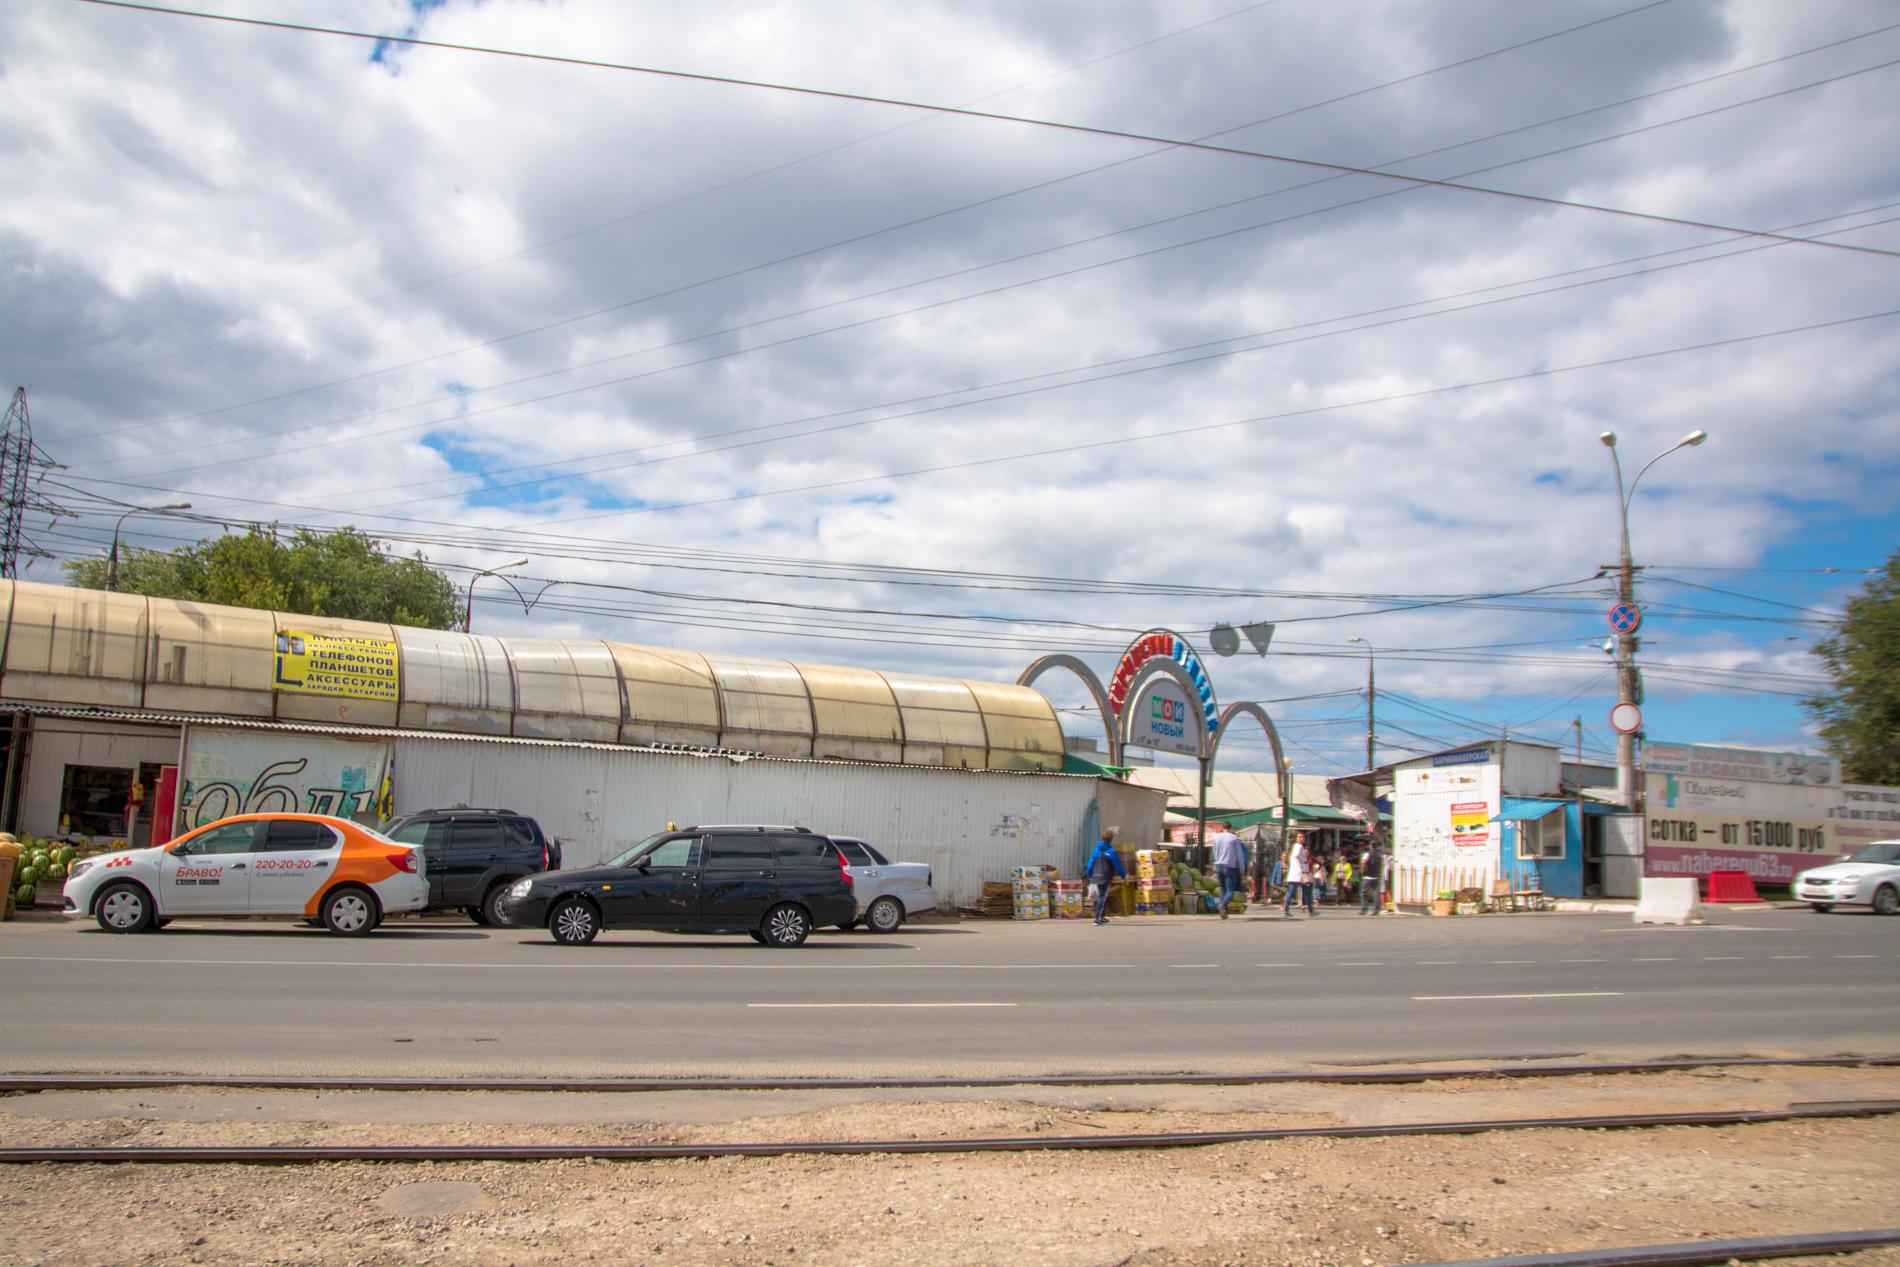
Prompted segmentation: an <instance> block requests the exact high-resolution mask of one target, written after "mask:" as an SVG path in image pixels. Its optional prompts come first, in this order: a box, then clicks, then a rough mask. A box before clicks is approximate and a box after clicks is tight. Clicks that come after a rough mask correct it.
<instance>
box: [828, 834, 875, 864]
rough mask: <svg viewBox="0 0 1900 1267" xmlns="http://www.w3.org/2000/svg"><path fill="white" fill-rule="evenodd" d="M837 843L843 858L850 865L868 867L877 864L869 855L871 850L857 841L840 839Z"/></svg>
mask: <svg viewBox="0 0 1900 1267" xmlns="http://www.w3.org/2000/svg"><path fill="white" fill-rule="evenodd" d="M837 844H838V848H839V849H840V850H842V851H843V853H844V860H845V861H846V862H848V863H850V864H851V865H852V866H854V867H869V866H875V865H877V860H876V859H875V858H873V857H871V851H870V850H868V849H866V848H865V847H864V846H863V845H861V844H859V843H858V842H857V841H855V840H840V841H838V842H837Z"/></svg>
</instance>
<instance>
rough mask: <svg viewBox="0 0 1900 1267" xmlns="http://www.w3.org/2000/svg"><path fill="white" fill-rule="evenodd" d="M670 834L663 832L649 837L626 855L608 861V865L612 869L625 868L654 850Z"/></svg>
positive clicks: (618, 855) (616, 856)
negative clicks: (648, 851) (650, 850)
mask: <svg viewBox="0 0 1900 1267" xmlns="http://www.w3.org/2000/svg"><path fill="white" fill-rule="evenodd" d="M669 834H670V833H668V832H663V831H660V832H654V833H653V834H652V835H651V836H648V837H647V838H646V839H645V840H643V841H641V842H640V843H639V844H637V845H635V846H634V847H633V848H631V849H629V850H627V851H626V852H625V853H622V854H616V855H615V856H614V857H611V858H609V859H607V865H608V866H610V867H624V866H626V865H627V864H628V863H630V862H632V861H633V860H634V859H635V858H637V857H639V856H640V855H641V854H643V853H645V852H646V851H647V850H649V849H651V848H653V846H655V845H657V844H659V843H660V841H661V840H662V839H663V838H665V837H666V836H667V835H669Z"/></svg>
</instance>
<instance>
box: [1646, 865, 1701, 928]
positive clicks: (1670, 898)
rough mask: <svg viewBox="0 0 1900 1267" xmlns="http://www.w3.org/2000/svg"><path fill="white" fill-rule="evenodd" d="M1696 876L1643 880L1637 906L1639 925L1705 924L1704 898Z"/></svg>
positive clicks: (1648, 876) (1657, 877)
mask: <svg viewBox="0 0 1900 1267" xmlns="http://www.w3.org/2000/svg"><path fill="white" fill-rule="evenodd" d="M1699 887H1700V886H1698V885H1697V884H1696V882H1695V878H1694V877H1693V876H1683V877H1680V878H1678V877H1675V876H1670V877H1662V876H1650V875H1646V876H1644V877H1643V886H1642V896H1641V897H1640V898H1639V899H1638V900H1637V903H1636V922H1637V923H1638V924H1701V923H1705V922H1706V921H1705V920H1704V919H1703V918H1702V898H1701V895H1700V894H1699V892H1698V889H1699Z"/></svg>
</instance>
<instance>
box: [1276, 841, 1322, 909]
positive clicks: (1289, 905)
mask: <svg viewBox="0 0 1900 1267" xmlns="http://www.w3.org/2000/svg"><path fill="white" fill-rule="evenodd" d="M1295 896H1298V897H1299V898H1300V899H1301V900H1302V901H1304V902H1305V903H1306V916H1307V918H1308V919H1311V918H1313V917H1314V916H1315V915H1318V914H1319V910H1318V908H1317V907H1315V906H1314V904H1313V855H1312V854H1311V853H1310V852H1309V851H1308V850H1307V847H1306V833H1305V832H1296V833H1294V836H1293V848H1291V849H1289V850H1288V851H1287V855H1286V899H1285V901H1284V902H1283V903H1282V904H1281V907H1280V913H1281V914H1282V915H1284V916H1285V917H1286V918H1288V919H1292V918H1293V899H1294V897H1295Z"/></svg>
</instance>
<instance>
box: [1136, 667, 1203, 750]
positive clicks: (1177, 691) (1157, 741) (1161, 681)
mask: <svg viewBox="0 0 1900 1267" xmlns="http://www.w3.org/2000/svg"><path fill="white" fill-rule="evenodd" d="M1132 708H1133V711H1132V712H1130V713H1129V715H1128V729H1127V732H1126V733H1127V742H1128V744H1129V745H1130V746H1131V747H1136V748H1153V749H1155V750H1156V751H1158V752H1177V753H1180V754H1181V755H1183V756H1188V757H1198V756H1199V755H1200V754H1201V729H1200V724H1199V722H1200V716H1201V710H1200V707H1199V706H1198V705H1196V706H1193V707H1190V706H1189V704H1188V698H1187V695H1186V694H1185V693H1184V692H1183V691H1182V690H1181V686H1180V684H1179V683H1178V682H1176V681H1175V680H1174V679H1173V678H1164V677H1158V678H1154V679H1152V680H1150V681H1149V683H1148V685H1146V686H1145V687H1143V688H1142V690H1141V694H1140V695H1139V696H1137V697H1136V698H1135V701H1134V704H1133V706H1132Z"/></svg>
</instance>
